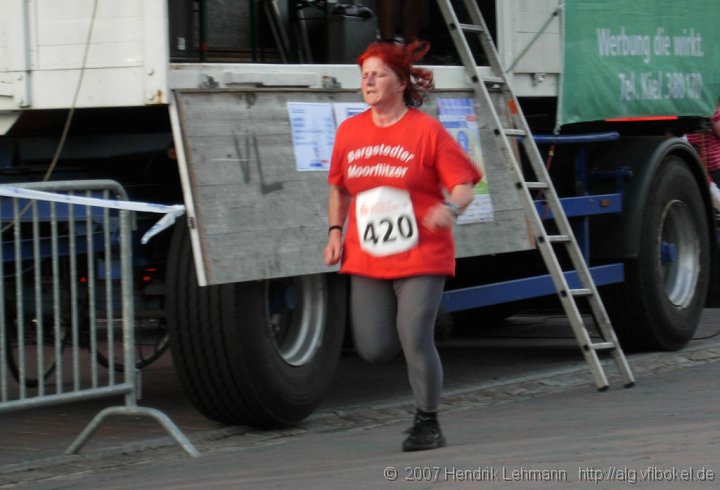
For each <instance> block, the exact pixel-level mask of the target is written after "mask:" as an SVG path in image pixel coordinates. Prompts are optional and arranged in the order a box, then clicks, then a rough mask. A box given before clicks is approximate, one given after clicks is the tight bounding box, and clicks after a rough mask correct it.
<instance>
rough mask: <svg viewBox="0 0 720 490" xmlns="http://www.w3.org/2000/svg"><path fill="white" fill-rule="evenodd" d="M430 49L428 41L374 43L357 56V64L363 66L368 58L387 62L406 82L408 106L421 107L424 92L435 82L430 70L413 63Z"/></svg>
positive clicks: (404, 94) (405, 96)
mask: <svg viewBox="0 0 720 490" xmlns="http://www.w3.org/2000/svg"><path fill="white" fill-rule="evenodd" d="M429 50H430V43H428V42H427V41H413V42H411V43H410V44H408V45H407V46H403V45H400V44H392V43H382V42H376V43H372V44H371V45H370V46H368V47H367V49H366V50H365V51H364V52H363V53H362V54H361V55H360V56H358V58H357V64H358V65H359V66H360V68H362V65H363V63H365V60H367V59H368V58H379V59H380V60H381V61H382V62H383V63H385V64H386V65H387V66H388V67H389V68H390V69H391V70H392V71H394V72H395V74H396V75H397V76H398V78H399V79H400V80H402V81H403V82H406V83H407V85H406V86H405V91H404V92H403V100H404V101H405V105H407V106H408V107H420V106H421V105H422V103H423V99H424V92H426V91H428V90H431V89H432V88H433V87H434V86H435V83H434V82H433V74H432V72H431V71H430V70H425V69H423V68H416V67H414V66H413V63H415V62H416V61H419V60H420V59H422V57H423V56H425V54H426V53H427V52H428V51H429Z"/></svg>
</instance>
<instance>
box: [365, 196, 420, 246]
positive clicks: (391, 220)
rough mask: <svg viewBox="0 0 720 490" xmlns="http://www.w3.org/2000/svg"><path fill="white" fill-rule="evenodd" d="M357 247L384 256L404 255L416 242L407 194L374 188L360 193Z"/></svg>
mask: <svg viewBox="0 0 720 490" xmlns="http://www.w3.org/2000/svg"><path fill="white" fill-rule="evenodd" d="M356 213H357V214H356V217H357V231H358V235H359V238H360V247H361V248H362V249H363V250H364V251H365V252H367V253H369V254H371V255H375V256H377V257H384V256H387V255H393V254H397V253H401V252H406V251H408V250H410V249H411V248H413V247H415V246H416V245H417V243H418V227H417V221H416V219H415V212H414V210H413V205H412V201H411V200H410V195H409V194H408V192H407V191H405V190H402V189H396V188H393V187H376V188H374V189H370V190H368V191H365V192H362V193H360V194H359V195H358V197H357V202H356Z"/></svg>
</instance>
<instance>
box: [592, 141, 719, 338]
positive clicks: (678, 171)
mask: <svg viewBox="0 0 720 490" xmlns="http://www.w3.org/2000/svg"><path fill="white" fill-rule="evenodd" d="M659 169H660V171H659V172H657V173H656V174H655V176H654V177H653V180H652V187H651V191H650V192H649V193H648V198H647V200H646V203H645V206H644V211H643V216H642V220H641V222H640V223H637V226H638V227H640V228H641V234H640V243H639V254H638V257H637V259H634V260H629V261H626V263H625V279H626V281H625V283H623V284H621V285H618V286H615V287H612V288H611V291H610V294H609V297H608V300H607V301H606V302H607V304H608V310H609V312H610V314H611V318H612V322H613V325H614V327H615V330H616V331H617V334H618V337H619V339H620V342H621V345H622V346H623V347H624V348H629V349H633V350H657V349H661V350H677V349H680V348H682V347H683V346H684V345H685V344H687V342H688V341H689V340H690V339H691V338H692V335H693V333H694V332H695V329H696V326H697V323H698V320H699V318H700V315H701V313H702V309H703V306H704V304H705V298H706V295H707V291H708V287H709V277H710V234H709V230H708V226H707V210H706V208H705V205H704V202H703V198H702V194H701V192H700V189H699V187H698V182H697V180H696V178H695V177H694V176H693V174H692V172H691V170H690V169H689V168H688V166H687V164H686V163H685V162H684V161H683V160H682V159H681V158H679V157H678V156H675V155H668V156H667V157H665V160H664V161H663V162H662V164H661V165H660V167H659ZM619 239H622V237H619Z"/></svg>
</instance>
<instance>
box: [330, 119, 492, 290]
mask: <svg viewBox="0 0 720 490" xmlns="http://www.w3.org/2000/svg"><path fill="white" fill-rule="evenodd" d="M480 178H481V175H480V172H479V171H478V170H477V169H476V168H475V166H474V165H473V163H472V162H471V161H470V159H469V158H468V157H467V155H466V154H465V153H464V152H463V150H462V148H460V146H459V145H458V144H457V142H456V141H455V139H454V138H453V137H452V136H451V135H450V134H449V133H448V132H447V131H446V130H445V128H444V127H443V126H442V125H441V124H440V123H439V122H438V121H437V120H436V119H434V118H433V117H431V116H429V115H427V114H425V113H423V112H422V111H419V110H417V109H410V110H408V112H407V113H406V114H405V115H404V116H403V117H402V118H401V119H400V120H399V121H398V122H397V123H395V124H393V125H392V126H388V127H384V128H381V127H377V126H375V124H374V123H373V122H372V116H371V110H367V111H365V112H363V113H361V114H358V115H357V116H354V117H351V118H349V119H347V120H345V121H344V122H343V123H342V124H341V125H340V127H339V128H338V131H337V135H336V137H335V145H334V147H333V154H332V161H331V164H330V174H329V176H328V182H329V183H330V185H334V186H337V187H340V188H342V189H344V190H345V191H346V192H347V193H348V194H350V195H351V196H353V197H355V196H356V195H357V194H358V193H360V192H363V191H366V190H370V189H373V188H375V187H380V186H389V187H395V188H398V189H403V190H406V191H407V192H408V193H409V194H410V199H411V201H412V205H413V210H414V212H415V217H416V220H417V224H418V228H419V237H418V240H419V241H418V244H417V246H415V247H414V248H412V249H410V250H407V251H404V252H399V253H396V254H393V255H388V256H384V257H378V256H374V255H371V254H369V253H367V252H365V251H364V250H363V249H362V248H361V246H360V241H359V236H358V230H357V222H356V216H355V200H354V199H353V202H352V204H351V206H350V212H349V219H348V225H347V227H346V234H345V242H344V246H343V256H342V262H341V267H340V272H343V273H347V274H357V275H362V276H367V277H374V278H379V279H397V278H402V277H409V276H415V275H450V276H452V275H454V274H455V244H454V242H453V238H452V230H451V229H450V228H446V229H441V230H436V231H430V230H428V229H427V228H425V227H424V226H423V225H422V220H423V217H424V216H425V213H426V212H427V211H428V209H429V208H430V207H432V206H433V205H435V204H437V203H441V202H443V201H444V200H445V198H444V196H443V193H442V188H443V187H444V188H445V189H452V188H453V187H455V186H456V185H458V184H463V183H466V182H472V183H473V184H475V183H477V182H478V181H479V180H480Z"/></svg>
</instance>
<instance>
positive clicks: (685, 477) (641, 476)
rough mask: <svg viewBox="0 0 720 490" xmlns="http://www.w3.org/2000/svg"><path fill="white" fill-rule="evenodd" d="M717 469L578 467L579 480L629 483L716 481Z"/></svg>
mask: <svg viewBox="0 0 720 490" xmlns="http://www.w3.org/2000/svg"><path fill="white" fill-rule="evenodd" d="M715 478H716V474H715V471H713V470H710V469H708V468H705V467H704V466H701V467H692V466H688V467H687V468H677V467H674V466H673V467H670V468H661V467H659V466H648V467H647V468H634V467H628V466H608V467H607V468H593V467H585V468H578V480H579V481H581V482H589V483H601V482H624V483H629V484H636V483H646V482H669V483H672V482H678V483H680V482H684V483H691V482H712V481H715Z"/></svg>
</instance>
